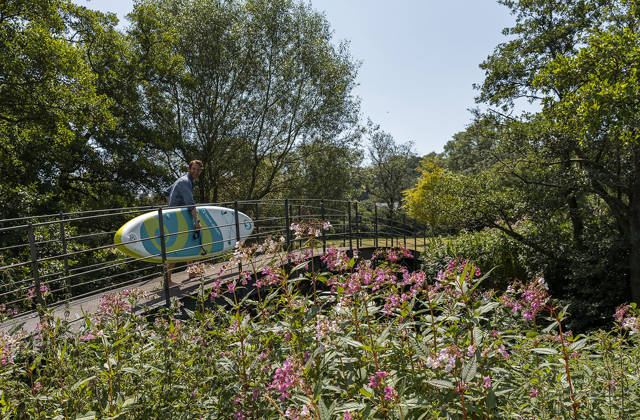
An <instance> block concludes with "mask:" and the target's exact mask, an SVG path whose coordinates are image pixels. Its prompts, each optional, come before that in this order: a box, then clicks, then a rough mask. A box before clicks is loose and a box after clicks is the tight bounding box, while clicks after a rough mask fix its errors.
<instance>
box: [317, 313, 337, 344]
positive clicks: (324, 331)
mask: <svg viewBox="0 0 640 420" xmlns="http://www.w3.org/2000/svg"><path fill="white" fill-rule="evenodd" d="M339 331H340V327H338V323H337V322H336V321H335V320H329V318H327V317H326V316H322V315H321V316H319V317H318V320H317V322H316V339H317V340H319V341H320V340H322V339H323V338H325V337H326V336H327V335H328V334H330V333H337V332H339Z"/></svg>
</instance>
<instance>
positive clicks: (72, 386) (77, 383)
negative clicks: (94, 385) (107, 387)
mask: <svg viewBox="0 0 640 420" xmlns="http://www.w3.org/2000/svg"><path fill="white" fill-rule="evenodd" d="M95 378H96V376H95V375H93V376H89V377H88V378H84V379H81V380H79V381H78V382H76V383H75V384H73V385H71V389H72V390H75V389H78V388H80V387H81V386H82V385H84V384H86V383H87V382H89V381H91V380H93V379H95Z"/></svg>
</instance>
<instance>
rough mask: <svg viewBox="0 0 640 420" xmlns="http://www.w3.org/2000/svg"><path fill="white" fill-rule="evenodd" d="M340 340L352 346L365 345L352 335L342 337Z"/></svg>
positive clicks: (360, 346)
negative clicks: (351, 336)
mask: <svg viewBox="0 0 640 420" xmlns="http://www.w3.org/2000/svg"><path fill="white" fill-rule="evenodd" d="M340 342H342V343H343V344H346V345H348V346H351V347H359V348H362V347H364V344H362V343H361V342H359V341H356V340H354V339H353V338H350V337H341V338H340Z"/></svg>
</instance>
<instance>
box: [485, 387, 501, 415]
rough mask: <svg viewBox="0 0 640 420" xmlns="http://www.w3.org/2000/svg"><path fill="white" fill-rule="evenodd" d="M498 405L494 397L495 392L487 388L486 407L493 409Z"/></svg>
mask: <svg viewBox="0 0 640 420" xmlns="http://www.w3.org/2000/svg"><path fill="white" fill-rule="evenodd" d="M497 406H498V399H497V398H496V394H495V393H494V392H493V389H490V390H489V393H488V394H487V407H489V410H493V409H495V408H496V407H497Z"/></svg>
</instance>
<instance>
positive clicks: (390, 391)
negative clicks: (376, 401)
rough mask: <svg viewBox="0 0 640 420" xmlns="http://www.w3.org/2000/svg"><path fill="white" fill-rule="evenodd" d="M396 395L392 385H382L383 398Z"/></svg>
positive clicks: (387, 398)
mask: <svg viewBox="0 0 640 420" xmlns="http://www.w3.org/2000/svg"><path fill="white" fill-rule="evenodd" d="M395 396H396V390H395V389H393V387H390V386H385V387H384V399H385V400H390V399H392V398H394V397H395Z"/></svg>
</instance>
